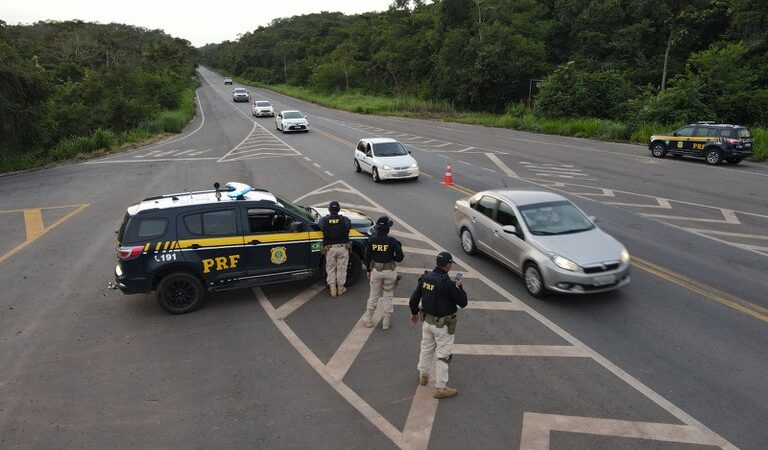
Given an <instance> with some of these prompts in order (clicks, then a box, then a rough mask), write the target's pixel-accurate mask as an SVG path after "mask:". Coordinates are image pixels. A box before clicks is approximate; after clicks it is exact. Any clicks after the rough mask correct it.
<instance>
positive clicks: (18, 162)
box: [0, 87, 195, 173]
mask: <svg viewBox="0 0 768 450" xmlns="http://www.w3.org/2000/svg"><path fill="white" fill-rule="evenodd" d="M180 95H181V102H180V105H179V107H178V108H177V109H174V110H166V111H161V112H160V113H158V114H157V115H155V116H154V117H151V118H149V119H147V120H145V121H144V122H142V123H141V124H139V126H138V127H136V128H134V129H132V130H129V131H125V132H121V133H115V132H114V131H112V130H106V129H102V128H98V129H96V130H94V131H93V132H91V134H88V135H86V136H76V137H71V138H65V139H62V140H60V141H59V142H58V143H56V145H55V146H53V147H52V148H50V149H44V150H37V151H30V152H24V153H20V154H19V153H16V154H13V155H11V154H10V152H4V153H3V154H2V155H0V173H6V172H16V171H19V170H27V169H32V168H35V167H41V166H45V165H48V164H52V163H57V162H62V161H68V160H77V159H84V158H88V157H93V156H98V155H100V154H103V153H106V152H108V151H110V150H115V149H119V148H123V147H128V146H134V145H136V144H140V143H144V142H146V141H148V140H150V139H153V138H157V137H158V136H159V135H162V134H164V133H179V132H180V131H181V130H182V129H183V128H184V126H185V125H186V124H187V123H189V121H190V120H192V118H193V117H194V115H195V89H194V88H192V87H189V88H186V89H183V90H182V91H181V93H180Z"/></svg>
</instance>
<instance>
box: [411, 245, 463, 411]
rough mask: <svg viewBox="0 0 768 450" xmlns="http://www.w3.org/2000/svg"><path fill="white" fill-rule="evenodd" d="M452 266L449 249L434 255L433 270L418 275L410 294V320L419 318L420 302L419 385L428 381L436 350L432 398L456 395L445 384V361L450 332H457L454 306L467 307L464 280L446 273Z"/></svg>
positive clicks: (450, 345)
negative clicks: (435, 259)
mask: <svg viewBox="0 0 768 450" xmlns="http://www.w3.org/2000/svg"><path fill="white" fill-rule="evenodd" d="M452 265H453V257H452V256H451V254H450V253H448V252H440V253H439V254H438V255H437V267H435V269H434V270H433V271H432V272H425V273H424V275H423V276H422V277H421V278H419V285H418V286H417V287H416V290H414V291H413V294H411V300H410V302H409V306H410V307H411V322H412V323H413V324H416V323H417V322H418V320H419V317H418V314H419V312H420V311H419V302H421V313H422V314H423V315H424V325H422V327H421V355H420V356H419V365H418V369H419V384H420V385H422V386H426V385H427V382H428V381H429V368H430V366H431V365H432V360H433V358H434V357H435V352H437V364H436V368H437V373H436V378H435V392H434V397H435V398H447V397H453V396H455V395H456V394H457V393H458V391H457V390H456V389H454V388H451V387H448V386H446V384H447V383H448V363H450V362H451V359H452V358H453V355H452V354H451V352H452V351H453V333H454V332H455V331H456V311H457V309H458V308H457V307H461V308H464V307H465V306H467V294H466V292H464V288H463V287H462V284H463V281H462V280H461V279H460V278H459V277H457V279H456V280H455V281H454V280H451V279H450V277H449V276H448V272H450V270H451V267H452Z"/></svg>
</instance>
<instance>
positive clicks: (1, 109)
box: [0, 21, 197, 170]
mask: <svg viewBox="0 0 768 450" xmlns="http://www.w3.org/2000/svg"><path fill="white" fill-rule="evenodd" d="M196 65H197V52H196V49H195V48H193V47H192V46H191V45H190V43H189V42H188V41H186V40H182V39H177V38H173V37H171V36H168V35H166V34H165V33H163V32H162V31H159V30H147V29H143V28H137V27H133V26H128V25H120V24H95V23H86V22H81V21H70V22H38V23H35V24H33V25H14V26H9V25H6V24H5V23H4V22H2V21H0V117H1V118H2V121H0V149H1V150H2V152H0V153H2V154H1V155H0V169H4V170H10V169H14V168H15V169H20V168H25V167H28V166H32V165H36V164H35V161H37V162H46V161H49V160H58V159H67V158H70V157H72V156H74V155H75V154H77V153H81V152H88V151H92V150H96V149H98V148H104V147H110V146H113V145H114V144H115V143H120V142H122V141H126V140H129V141H130V140H132V139H133V140H137V139H134V138H141V137H146V136H147V135H149V134H151V133H157V132H163V131H179V130H180V129H181V127H183V125H185V124H186V123H187V121H188V120H189V119H190V118H191V116H192V115H193V114H194V103H193V98H192V97H193V96H194V93H193V89H194V83H193V81H192V79H191V77H192V76H193V75H194V73H195V67H196ZM25 160H29V161H27V162H25Z"/></svg>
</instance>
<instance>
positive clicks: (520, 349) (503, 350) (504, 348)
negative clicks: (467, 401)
mask: <svg viewBox="0 0 768 450" xmlns="http://www.w3.org/2000/svg"><path fill="white" fill-rule="evenodd" d="M452 353H453V354H454V355H485V356H537V357H557V358H584V357H587V356H588V355H587V354H586V353H585V352H584V351H583V350H582V349H580V348H578V347H574V346H571V345H480V344H454V345H453V352H452Z"/></svg>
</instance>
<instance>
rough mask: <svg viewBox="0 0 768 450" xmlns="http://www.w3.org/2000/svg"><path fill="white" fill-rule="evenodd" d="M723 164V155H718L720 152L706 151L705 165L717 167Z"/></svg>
mask: <svg viewBox="0 0 768 450" xmlns="http://www.w3.org/2000/svg"><path fill="white" fill-rule="evenodd" d="M721 162H723V155H721V154H720V150H715V149H711V150H707V164H710V165H713V166H715V165H717V164H720V163H721Z"/></svg>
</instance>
